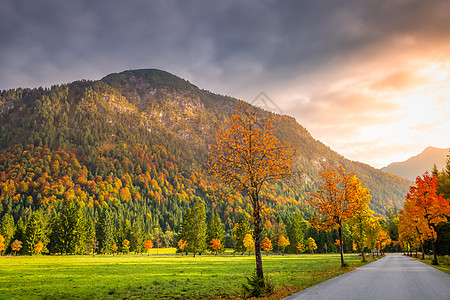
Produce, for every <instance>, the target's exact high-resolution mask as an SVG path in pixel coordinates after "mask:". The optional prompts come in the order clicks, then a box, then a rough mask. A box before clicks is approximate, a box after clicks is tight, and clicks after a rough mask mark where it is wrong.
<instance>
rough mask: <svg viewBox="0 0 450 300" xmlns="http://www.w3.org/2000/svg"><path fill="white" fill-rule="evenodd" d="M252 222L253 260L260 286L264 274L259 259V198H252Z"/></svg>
mask: <svg viewBox="0 0 450 300" xmlns="http://www.w3.org/2000/svg"><path fill="white" fill-rule="evenodd" d="M252 200H253V201H252V202H253V222H254V225H255V231H254V232H253V234H254V238H255V258H256V275H258V277H259V278H260V279H261V282H262V284H264V280H263V279H264V273H263V267H262V258H261V231H262V228H261V214H260V205H259V197H258V196H256V195H255V196H254V197H253V199H252Z"/></svg>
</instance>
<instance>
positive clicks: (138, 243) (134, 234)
mask: <svg viewBox="0 0 450 300" xmlns="http://www.w3.org/2000/svg"><path fill="white" fill-rule="evenodd" d="M143 242H144V232H143V229H142V225H141V219H137V220H135V221H134V224H133V227H131V233H130V249H131V251H134V252H136V253H141V252H142V246H143Z"/></svg>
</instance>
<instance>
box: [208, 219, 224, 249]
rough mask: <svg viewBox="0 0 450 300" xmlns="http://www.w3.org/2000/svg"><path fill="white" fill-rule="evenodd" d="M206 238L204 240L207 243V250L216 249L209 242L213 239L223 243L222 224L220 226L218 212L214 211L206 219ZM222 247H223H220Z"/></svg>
mask: <svg viewBox="0 0 450 300" xmlns="http://www.w3.org/2000/svg"><path fill="white" fill-rule="evenodd" d="M207 228H208V229H207V238H206V241H207V243H208V244H209V245H208V248H209V250H210V251H211V252H212V251H216V252H217V250H216V249H213V246H212V245H211V244H210V243H211V241H212V240H213V239H218V240H219V241H220V243H221V244H223V233H224V230H223V226H222V222H221V220H220V217H219V214H218V213H217V212H216V213H214V214H213V215H211V217H210V218H209V220H208V225H207ZM222 249H223V248H222Z"/></svg>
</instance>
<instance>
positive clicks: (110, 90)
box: [0, 69, 410, 214]
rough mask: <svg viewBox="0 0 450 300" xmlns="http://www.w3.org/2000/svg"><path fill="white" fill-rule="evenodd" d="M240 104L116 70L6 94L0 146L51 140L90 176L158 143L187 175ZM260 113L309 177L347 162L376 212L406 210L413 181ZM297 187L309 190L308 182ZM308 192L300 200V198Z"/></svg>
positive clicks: (0, 111) (160, 76)
mask: <svg viewBox="0 0 450 300" xmlns="http://www.w3.org/2000/svg"><path fill="white" fill-rule="evenodd" d="M238 101H239V100H237V99H235V98H232V97H228V96H221V95H217V94H214V93H212V92H209V91H206V90H202V89H200V88H198V87H197V86H195V85H193V84H191V83H189V82H188V81H186V80H184V79H181V78H179V77H177V76H175V75H173V74H170V73H168V72H165V71H162V70H157V69H140V70H129V71H124V72H120V73H112V74H109V75H107V76H105V77H103V78H102V79H101V80H97V81H83V80H81V81H75V82H72V83H69V84H63V85H56V86H53V87H52V88H50V89H42V88H38V89H16V90H8V91H2V93H1V96H0V129H1V133H0V150H1V151H6V150H7V149H10V148H11V147H13V146H14V145H16V144H21V145H22V147H23V148H24V149H26V148H27V145H29V144H33V145H36V146H45V145H46V146H48V147H49V149H50V150H57V149H59V148H61V149H66V150H69V151H73V152H74V153H76V155H77V158H78V159H79V161H80V163H82V164H83V165H85V166H86V168H87V172H88V173H89V174H92V175H95V174H104V176H106V175H107V172H109V171H108V170H110V171H111V170H112V171H113V172H116V171H114V170H115V169H114V168H111V167H108V166H107V167H102V168H101V169H100V170H99V169H98V168H97V167H96V166H98V165H99V162H98V157H102V155H105V156H106V157H111V155H112V154H110V153H116V152H111V151H113V150H111V149H114V148H115V147H122V146H120V145H122V144H125V145H130V147H131V146H133V145H140V146H139V147H141V146H145V145H147V146H152V145H161V146H163V147H164V148H165V149H166V150H167V152H168V153H170V155H173V156H174V160H173V161H171V164H173V163H175V164H178V165H179V166H178V169H179V170H186V172H187V173H186V176H187V177H188V176H190V175H189V174H188V173H189V172H190V170H192V169H193V168H194V169H196V168H201V165H202V162H203V161H204V159H205V157H206V152H207V151H206V150H207V145H208V144H209V143H211V142H213V140H214V136H215V132H217V130H218V128H219V127H220V126H222V125H223V124H225V122H226V121H227V120H228V118H229V116H230V115H231V114H232V113H234V111H235V107H236V105H237V103H238ZM246 105H249V106H250V104H246ZM256 109H258V108H256ZM258 111H259V113H261V114H262V115H267V116H269V115H271V116H273V117H274V122H275V124H274V128H275V135H276V136H277V137H278V138H279V139H282V140H286V141H288V142H290V143H293V144H294V145H295V146H296V147H299V159H298V161H297V164H298V167H299V169H300V170H301V171H302V174H303V176H304V178H306V180H305V181H306V182H310V183H311V184H313V183H314V182H315V181H317V180H318V172H319V171H320V165H321V164H322V163H331V164H336V165H342V166H343V167H344V168H346V169H347V170H349V171H353V172H355V173H356V175H357V176H358V177H359V178H360V179H361V180H362V181H363V183H365V184H366V185H367V187H368V188H369V189H371V190H372V195H373V198H372V202H371V205H372V208H373V209H374V210H375V211H377V212H378V213H379V214H384V213H385V212H386V209H389V208H394V207H401V204H402V202H403V199H404V196H405V195H406V192H407V190H408V187H409V184H410V182H409V181H407V180H404V179H401V178H400V177H397V176H394V175H391V174H386V173H383V172H381V171H379V170H377V169H375V168H373V167H371V166H369V165H367V164H364V163H360V162H353V161H350V160H348V159H346V158H344V157H343V156H342V155H340V154H338V153H337V152H335V151H333V150H332V149H331V148H330V147H328V146H326V145H324V144H323V143H322V142H320V141H318V140H316V139H314V138H313V137H312V136H311V134H310V133H309V132H308V131H307V130H306V128H304V127H303V126H302V125H300V124H299V122H297V120H295V119H294V118H292V117H289V116H282V115H278V114H273V113H271V112H268V111H264V110H262V109H258ZM114 151H115V150H114ZM120 151H122V150H120ZM113 158H114V157H112V158H111V159H113ZM96 168H97V169H96ZM132 169H134V168H131V170H132ZM119 175H120V173H118V175H117V176H119ZM298 188H299V189H301V190H303V191H307V190H309V189H310V188H311V187H308V185H306V186H304V187H301V186H300V185H299V186H298ZM277 189H278V187H277ZM302 193H303V192H302ZM278 194H279V192H276V193H275V194H274V198H276V196H277V195H278ZM302 195H303V194H302ZM305 195H306V194H305ZM305 195H303V196H295V197H296V198H295V199H296V200H301V199H300V198H301V197H304V196H305ZM298 197H300V198H298ZM301 202H302V203H303V202H304V200H301ZM301 209H302V210H304V211H306V212H305V213H306V214H308V212H307V210H308V208H307V205H305V204H304V203H303V204H302V205H301Z"/></svg>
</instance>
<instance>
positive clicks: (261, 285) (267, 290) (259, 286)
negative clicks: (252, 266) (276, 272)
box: [242, 270, 275, 299]
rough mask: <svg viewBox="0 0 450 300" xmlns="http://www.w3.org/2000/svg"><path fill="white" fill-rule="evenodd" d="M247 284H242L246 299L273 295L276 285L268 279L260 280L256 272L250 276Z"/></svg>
mask: <svg viewBox="0 0 450 300" xmlns="http://www.w3.org/2000/svg"><path fill="white" fill-rule="evenodd" d="M246 279H247V283H246V284H245V283H244V284H242V288H243V290H244V298H245V299H248V298H251V297H261V296H268V295H271V294H273V292H274V290H275V286H274V284H273V283H272V282H271V281H270V280H269V278H267V277H266V280H264V279H261V278H259V276H258V275H257V274H256V270H255V271H254V272H253V274H252V275H250V276H248V277H247V278H246Z"/></svg>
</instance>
